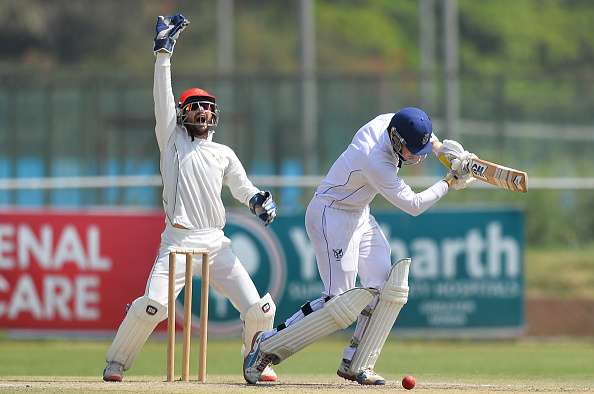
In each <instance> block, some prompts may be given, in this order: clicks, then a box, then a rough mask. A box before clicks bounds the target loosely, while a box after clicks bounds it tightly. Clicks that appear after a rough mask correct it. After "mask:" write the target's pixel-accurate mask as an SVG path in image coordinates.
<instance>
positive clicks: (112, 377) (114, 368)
mask: <svg viewBox="0 0 594 394" xmlns="http://www.w3.org/2000/svg"><path fill="white" fill-rule="evenodd" d="M123 377H124V366H123V365H122V364H120V363H116V362H115V361H110V362H108V363H107V366H106V367H105V369H104V370H103V380H105V381H106V382H121V381H122V378H123Z"/></svg>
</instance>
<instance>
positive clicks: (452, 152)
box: [437, 140, 468, 168]
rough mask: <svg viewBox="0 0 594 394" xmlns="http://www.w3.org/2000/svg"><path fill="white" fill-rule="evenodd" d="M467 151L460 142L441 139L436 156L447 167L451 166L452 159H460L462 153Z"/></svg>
mask: <svg viewBox="0 0 594 394" xmlns="http://www.w3.org/2000/svg"><path fill="white" fill-rule="evenodd" d="M466 153H468V151H466V150H464V148H463V147H462V144H460V143H459V142H458V141H454V140H443V142H442V143H441V146H440V147H439V149H438V150H437V157H438V158H439V161H441V162H442V163H443V165H445V166H446V167H448V168H452V160H453V159H462V156H463V155H464V154H466Z"/></svg>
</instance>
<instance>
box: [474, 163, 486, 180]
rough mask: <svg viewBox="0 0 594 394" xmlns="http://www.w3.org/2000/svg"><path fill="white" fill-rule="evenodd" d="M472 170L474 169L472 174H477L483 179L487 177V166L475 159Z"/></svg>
mask: <svg viewBox="0 0 594 394" xmlns="http://www.w3.org/2000/svg"><path fill="white" fill-rule="evenodd" d="M470 170H471V171H472V174H473V175H474V176H477V177H479V178H483V179H484V178H486V176H485V172H486V171H487V166H485V165H482V164H480V163H477V162H474V161H473V162H472V166H471V167H470Z"/></svg>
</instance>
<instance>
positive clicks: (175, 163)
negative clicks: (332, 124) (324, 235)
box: [103, 14, 277, 382]
mask: <svg viewBox="0 0 594 394" xmlns="http://www.w3.org/2000/svg"><path fill="white" fill-rule="evenodd" d="M188 24H189V21H188V20H187V19H186V18H185V17H184V16H183V15H180V14H178V15H174V16H167V17H163V16H159V17H158V18H157V24H156V36H155V40H154V53H155V73H154V85H153V96H154V101H155V120H156V125H155V134H156V138H157V144H158V146H159V151H160V156H161V161H160V163H161V168H160V169H161V176H162V178H163V208H164V211H165V229H164V230H163V233H162V234H161V245H160V247H159V252H158V255H157V256H156V258H155V261H154V263H153V268H152V270H151V272H150V274H149V278H148V280H147V284H146V289H145V292H144V295H142V296H141V297H139V298H137V299H136V300H134V301H133V302H132V304H131V305H130V307H129V309H128V311H127V313H126V316H125V318H124V320H123V321H122V323H121V325H120V327H119V328H118V331H117V333H116V336H115V338H114V340H113V343H112V344H111V346H110V348H109V349H108V351H107V357H106V359H107V360H106V361H107V366H106V367H105V369H104V370H103V380H105V381H110V382H119V381H121V380H122V378H123V374H124V371H126V370H128V369H129V368H130V367H131V366H132V364H133V362H134V360H135V358H136V356H137V355H138V353H139V352H140V349H141V348H142V346H143V345H144V343H145V341H146V340H147V338H148V336H149V335H150V334H151V333H152V332H153V330H154V329H155V327H156V326H157V324H159V322H161V321H162V320H164V319H165V318H166V317H167V301H168V277H169V263H168V259H169V251H170V250H171V249H174V248H195V249H204V250H207V251H208V255H209V262H208V263H209V267H210V283H211V285H212V286H213V288H214V289H215V290H216V291H218V292H219V293H221V294H222V295H224V296H225V297H226V298H228V299H229V301H230V302H231V303H232V304H233V306H234V307H235V308H236V309H237V310H238V311H239V312H240V316H241V319H242V321H243V323H244V338H245V341H244V344H245V345H247V350H249V346H250V345H251V338H252V337H253V336H254V333H255V332H257V331H259V330H265V329H269V328H271V327H272V326H273V322H274V313H275V310H276V308H275V305H274V302H273V300H272V298H271V296H270V295H269V294H266V295H265V296H264V297H262V298H260V295H259V294H258V291H257V289H256V286H255V285H254V282H253V281H252V279H251V278H250V276H249V274H248V273H247V271H246V269H245V268H244V267H243V265H242V264H241V262H240V261H239V259H238V258H237V256H236V255H235V253H234V252H233V250H232V249H231V240H229V238H227V237H226V236H225V234H224V232H223V227H224V226H225V208H224V206H223V202H222V199H221V189H222V187H223V185H225V186H228V187H229V189H230V190H231V193H232V195H233V196H234V197H235V198H236V199H237V200H238V201H240V202H242V203H243V204H245V205H246V206H249V207H250V209H251V211H252V213H254V214H256V215H257V216H258V217H259V219H261V220H262V221H263V222H264V224H266V225H268V224H270V223H271V222H272V221H273V220H274V218H275V216H276V204H275V203H274V200H273V199H272V196H271V194H270V192H267V191H261V190H259V189H258V188H256V187H255V186H254V185H253V184H252V182H250V180H249V179H248V177H247V175H246V172H245V169H244V168H243V165H242V164H241V162H240V161H239V159H238V158H237V156H236V155H235V153H234V152H233V150H232V149H231V148H229V147H228V146H225V145H222V144H219V143H216V142H214V141H213V140H212V137H213V134H214V131H215V128H216V126H217V124H218V121H219V108H218V105H217V102H216V99H215V97H214V96H213V95H212V94H210V93H209V92H207V91H205V90H203V89H200V88H190V89H188V90H186V91H184V92H183V93H182V94H181V96H180V98H179V101H178V102H177V104H176V101H175V99H174V96H173V91H172V87H171V55H172V53H173V49H174V46H175V43H176V41H177V39H178V37H179V35H180V33H181V32H182V31H183V30H184V29H185V28H186V27H187V26H188ZM130 263H131V264H134V263H136V262H135V261H130ZM193 264H195V265H199V264H201V262H199V261H198V259H196V261H194V262H193ZM177 267H178V269H177V270H176V272H175V273H174V275H175V283H176V284H175V295H176V296H177V294H179V292H180V291H181V289H182V287H183V285H184V275H185V264H179V263H178V264H177ZM194 269H195V270H196V268H194ZM196 271H198V272H199V271H200V270H199V269H198V270H196ZM246 352H247V351H246ZM238 353H239V352H238ZM238 356H239V354H238ZM238 361H239V358H238ZM260 379H262V380H266V381H275V380H276V379H277V376H276V374H275V372H274V371H273V370H272V369H271V368H268V369H266V370H265V371H264V373H263V374H261V375H260Z"/></svg>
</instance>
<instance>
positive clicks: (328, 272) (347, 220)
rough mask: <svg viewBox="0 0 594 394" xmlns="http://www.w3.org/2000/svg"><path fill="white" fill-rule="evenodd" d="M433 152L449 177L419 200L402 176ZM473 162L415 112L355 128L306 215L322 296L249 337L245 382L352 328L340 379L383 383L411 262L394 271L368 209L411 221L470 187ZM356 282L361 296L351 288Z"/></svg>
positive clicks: (379, 118) (387, 248)
mask: <svg viewBox="0 0 594 394" xmlns="http://www.w3.org/2000/svg"><path fill="white" fill-rule="evenodd" d="M432 152H433V154H435V155H436V156H437V157H438V158H440V160H441V161H447V163H445V164H447V167H448V168H449V170H448V172H447V174H446V175H445V177H444V178H443V179H442V180H439V181H437V182H436V183H435V184H433V185H432V186H430V187H429V188H427V189H426V190H424V191H422V192H420V193H415V192H414V191H413V190H412V189H411V188H410V186H408V185H407V184H406V182H405V181H404V180H403V179H402V178H400V176H399V172H400V170H401V169H402V167H403V166H407V165H415V164H419V163H421V162H422V161H423V160H424V159H425V158H426V157H427V155H428V154H430V153H432ZM475 157H476V156H475V155H474V154H472V153H470V152H467V151H465V150H464V149H463V147H462V145H460V144H459V143H458V142H456V141H451V140H444V141H443V143H441V142H440V141H439V140H438V138H437V136H436V135H435V134H434V133H433V126H432V122H431V119H430V118H429V116H427V114H426V113H425V112H424V111H423V110H421V109H419V108H414V107H407V108H403V109H401V110H400V111H398V112H396V113H388V114H382V115H379V116H377V117H376V118H374V119H372V120H371V121H369V122H368V123H367V124H365V125H364V126H363V127H361V128H360V129H359V130H358V131H357V133H356V134H355V136H354V138H353V140H352V142H351V143H350V145H349V146H348V147H347V148H346V150H345V151H344V152H343V153H342V154H341V155H340V156H339V157H338V159H337V160H336V161H335V162H334V164H333V165H332V167H331V168H330V171H329V172H328V174H327V175H326V177H325V179H324V180H323V181H322V183H321V184H320V185H319V186H318V188H317V189H316V192H315V195H314V197H313V199H312V200H311V201H310V203H309V205H308V207H307V211H306V214H305V227H306V230H307V234H308V236H309V239H310V240H311V243H312V246H313V248H314V251H315V255H316V261H317V266H318V271H319V273H320V277H321V279H322V282H323V284H324V291H323V294H322V296H321V297H320V298H318V299H316V300H313V301H310V302H308V303H306V304H305V305H303V306H302V307H301V309H300V310H299V311H298V312H296V313H295V314H294V315H293V316H291V317H290V318H289V319H288V320H286V321H285V322H284V323H282V324H281V325H279V326H278V327H276V328H274V329H272V330H267V331H263V332H261V333H258V334H257V335H256V336H255V337H254V339H253V344H252V350H251V352H250V353H249V354H248V357H247V358H246V359H245V362H244V378H245V379H246V381H247V382H248V383H251V384H254V383H256V382H257V381H258V379H259V377H260V374H261V372H262V371H264V370H265V369H266V368H267V367H268V366H269V365H270V364H278V363H280V362H281V361H283V360H284V359H286V358H287V357H289V356H291V355H292V354H294V353H296V352H297V351H299V350H301V349H302V348H304V347H305V346H307V345H309V344H311V343H313V342H314V341H316V340H318V339H320V338H322V337H323V336H326V335H328V334H330V333H332V332H334V331H337V330H338V329H341V328H346V327H348V326H349V325H350V324H351V323H353V322H354V321H355V320H356V321H357V324H356V327H355V331H354V334H353V337H352V339H351V341H350V343H349V344H348V345H347V346H346V348H345V349H344V351H343V354H342V356H341V358H340V363H339V366H338V371H337V374H338V375H339V376H340V377H342V378H344V379H347V380H351V381H356V382H358V383H359V384H363V385H383V384H385V379H384V378H383V377H382V376H380V375H379V374H378V373H377V372H376V371H375V369H374V367H375V363H376V361H377V359H378V357H379V355H380V353H381V351H382V347H383V346H384V343H385V341H386V338H387V337H388V334H389V333H390V330H391V329H392V326H393V325H394V323H395V321H396V318H397V317H398V314H399V312H400V310H401V309H402V307H403V306H404V304H406V302H407V300H408V290H409V288H408V272H409V267H410V264H411V260H410V259H403V260H400V261H399V262H397V263H395V264H394V265H392V264H391V259H390V254H391V251H390V245H389V243H388V240H387V239H386V237H385V235H384V233H383V232H382V230H381V228H380V226H379V225H378V223H377V222H376V220H375V218H374V217H373V215H372V214H371V213H370V210H369V204H370V203H371V201H372V200H373V199H374V198H375V196H376V195H377V194H381V195H382V196H383V197H384V198H385V199H386V200H388V201H389V202H390V203H392V204H393V205H394V206H396V207H397V208H399V209H401V210H403V211H404V212H406V213H408V214H410V215H413V216H417V215H419V214H421V213H423V212H424V211H426V210H427V209H429V208H430V207H431V206H433V205H434V204H435V203H436V202H437V201H439V200H440V199H441V198H442V197H443V196H444V195H446V193H447V192H448V190H449V189H452V188H453V189H456V190H460V189H464V188H466V187H467V186H468V185H469V184H471V183H472V182H473V181H474V178H473V177H472V175H471V174H470V172H469V166H468V163H469V161H470V160H472V159H473V158H475ZM401 231H406V229H405V228H403V229H402V230H401ZM357 275H358V276H359V279H360V282H361V285H362V288H355V281H356V278H357Z"/></svg>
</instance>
